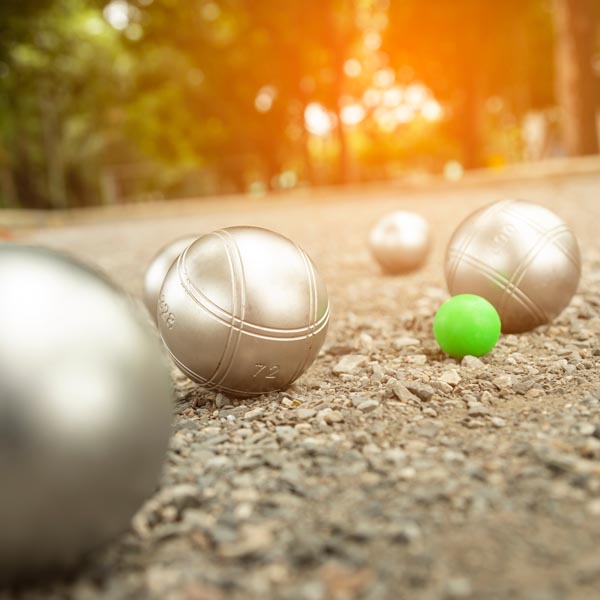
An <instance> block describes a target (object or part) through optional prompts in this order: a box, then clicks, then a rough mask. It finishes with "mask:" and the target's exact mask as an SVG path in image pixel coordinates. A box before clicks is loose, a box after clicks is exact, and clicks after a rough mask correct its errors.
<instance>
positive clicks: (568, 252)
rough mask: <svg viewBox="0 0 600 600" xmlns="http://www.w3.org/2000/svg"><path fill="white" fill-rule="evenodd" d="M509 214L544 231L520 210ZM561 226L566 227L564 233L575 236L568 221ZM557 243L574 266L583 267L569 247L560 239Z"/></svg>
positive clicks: (540, 231)
mask: <svg viewBox="0 0 600 600" xmlns="http://www.w3.org/2000/svg"><path fill="white" fill-rule="evenodd" d="M507 214H508V215H510V216H512V217H515V218H516V219H519V220H520V221H522V222H523V223H526V224H527V225H529V226H530V227H531V228H532V229H535V230H536V231H537V232H538V233H544V229H543V228H542V227H540V226H539V225H538V224H537V223H536V222H535V221H533V220H532V219H530V218H528V217H526V216H525V215H522V214H520V213H519V212H512V211H508V212H507ZM553 214H554V213H553ZM559 218H560V217H559ZM560 226H562V227H564V233H567V234H569V236H570V237H571V238H574V234H573V231H572V230H571V228H570V227H569V226H568V225H567V224H566V223H561V224H560ZM555 244H556V246H557V248H560V250H562V252H563V254H564V255H565V256H566V257H567V258H568V259H569V260H570V261H571V262H572V263H573V266H574V267H575V268H577V269H580V268H581V264H580V261H579V258H578V257H577V256H575V255H574V254H573V253H572V252H571V250H570V249H569V248H567V247H565V246H563V245H562V244H560V243H559V242H558V241H556V242H555Z"/></svg>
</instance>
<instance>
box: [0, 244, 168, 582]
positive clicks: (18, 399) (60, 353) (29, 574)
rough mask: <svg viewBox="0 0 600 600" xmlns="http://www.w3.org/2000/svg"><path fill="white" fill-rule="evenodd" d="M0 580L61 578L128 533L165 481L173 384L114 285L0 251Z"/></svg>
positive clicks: (29, 251)
mask: <svg viewBox="0 0 600 600" xmlns="http://www.w3.org/2000/svg"><path fill="white" fill-rule="evenodd" d="M0 289H1V290H2V293H1V294H0V331H2V335H0V481H1V482H2V491H1V492H0V539H1V543H0V582H1V583H5V582H6V583H14V582H15V580H23V579H25V578H27V579H31V578H33V577H38V576H41V575H42V574H46V573H48V574H50V575H55V574H56V573H57V571H61V570H64V569H69V568H71V567H73V566H75V565H76V564H77V563H79V561H80V560H81V559H82V558H84V557H85V556H86V555H87V554H88V552H89V551H91V550H94V549H95V548H97V547H98V546H100V545H102V544H104V543H105V542H107V541H109V540H111V539H112V538H114V537H115V536H116V535H118V534H120V533H121V532H123V531H125V530H126V529H127V528H128V527H129V525H130V522H131V517H132V516H133V515H134V513H135V512H136V511H137V510H138V508H139V507H140V506H141V504H142V502H143V501H144V500H145V499H146V498H147V497H148V496H150V495H151V494H152V493H153V492H154V490H155V489H156V486H157V484H158V479H159V474H160V471H161V467H162V463H163V459H164V457H165V453H166V450H167V444H168V438H169V434H170V429H171V413H172V385H171V381H170V376H169V370H168V367H167V364H166V361H165V357H164V353H163V352H162V349H161V346H160V342H159V340H158V339H156V335H155V334H154V333H153V332H152V330H151V328H150V327H149V326H148V324H147V322H146V320H145V319H144V318H143V316H142V314H141V313H140V311H139V309H138V308H137V307H136V306H135V305H134V303H133V302H132V301H131V300H130V299H129V298H127V297H126V296H125V294H124V293H123V292H122V291H121V290H120V289H118V288H117V287H115V286H114V285H113V284H112V283H110V282H109V281H108V280H107V279H106V278H105V277H104V276H102V275H100V274H98V273H96V272H95V271H93V270H91V269H89V268H87V267H85V266H83V265H82V264H80V263H78V262H76V261H74V260H72V259H70V258H67V257H65V256H63V255H60V254H57V253H54V252H51V251H47V250H43V249H40V248H34V247H30V246H21V245H17V244H11V243H4V244H0Z"/></svg>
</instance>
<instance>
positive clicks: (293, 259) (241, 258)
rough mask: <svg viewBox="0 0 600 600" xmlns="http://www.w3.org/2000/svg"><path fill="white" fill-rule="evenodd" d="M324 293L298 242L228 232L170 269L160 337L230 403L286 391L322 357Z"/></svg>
mask: <svg viewBox="0 0 600 600" xmlns="http://www.w3.org/2000/svg"><path fill="white" fill-rule="evenodd" d="M328 322H329V301H328V297H327V290H326V288H325V284H324V283H323V281H322V279H321V277H320V276H319V274H318V272H317V270H316V268H315V266H314V264H313V263H312V261H311V259H310V258H309V257H308V255H307V254H306V253H305V252H304V251H303V250H302V249H301V248H299V247H298V246H297V244H295V243H294V242H292V241H291V240H289V239H287V238H286V237H284V236H282V235H279V234H277V233H275V232H272V231H269V230H266V229H261V228H257V227H230V228H226V229H221V230H218V231H215V232H213V233H210V234H208V235H205V236H203V237H201V238H200V239H198V240H196V241H195V242H194V243H193V244H191V245H190V246H189V247H188V248H187V249H186V250H185V251H184V252H183V253H182V254H181V255H180V256H179V259H178V260H177V262H176V263H175V264H173V265H172V266H171V268H170V269H169V272H168V273H167V276H166V277H165V281H164V283H163V287H162V289H161V294H160V300H159V330H160V334H161V336H162V339H163V341H164V343H165V345H166V347H167V348H168V350H169V352H170V353H171V355H172V357H173V358H174V360H175V362H176V363H177V365H178V366H179V367H180V368H181V369H182V370H183V371H184V372H185V373H186V374H187V375H188V376H189V377H190V378H191V379H193V380H195V381H196V382H198V383H200V384H201V385H202V386H204V387H207V388H215V389H219V390H221V391H223V392H225V393H229V394H233V395H241V396H244V395H258V394H263V393H266V392H271V391H274V390H279V389H283V388H285V387H287V386H289V385H290V384H291V383H292V382H293V381H295V380H296V379H297V378H298V377H299V376H300V375H301V374H302V373H303V372H304V371H305V370H306V369H307V368H308V367H309V366H310V364H311V363H312V362H313V361H314V359H315V358H316V356H317V354H318V352H319V350H320V348H321V346H322V344H323V341H324V339H325V335H326V332H327V325H328Z"/></svg>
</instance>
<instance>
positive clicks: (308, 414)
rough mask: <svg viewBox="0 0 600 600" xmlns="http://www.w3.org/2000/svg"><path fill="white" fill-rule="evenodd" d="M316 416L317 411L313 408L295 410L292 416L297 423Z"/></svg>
mask: <svg viewBox="0 0 600 600" xmlns="http://www.w3.org/2000/svg"><path fill="white" fill-rule="evenodd" d="M316 414H317V411H316V410H314V409H313V408H297V409H296V410H295V411H294V416H295V417H296V419H298V420H299V421H307V420H308V419H312V417H314V416H315V415H316Z"/></svg>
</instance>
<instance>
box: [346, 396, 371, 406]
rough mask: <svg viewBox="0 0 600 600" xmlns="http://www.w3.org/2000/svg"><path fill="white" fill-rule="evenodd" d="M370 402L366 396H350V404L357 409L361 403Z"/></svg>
mask: <svg viewBox="0 0 600 600" xmlns="http://www.w3.org/2000/svg"><path fill="white" fill-rule="evenodd" d="M367 400H370V398H369V397H368V396H365V395H364V394H359V393H353V394H350V402H352V406H354V407H355V408H358V407H359V406H360V405H361V404H362V403H363V402H366V401H367Z"/></svg>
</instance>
